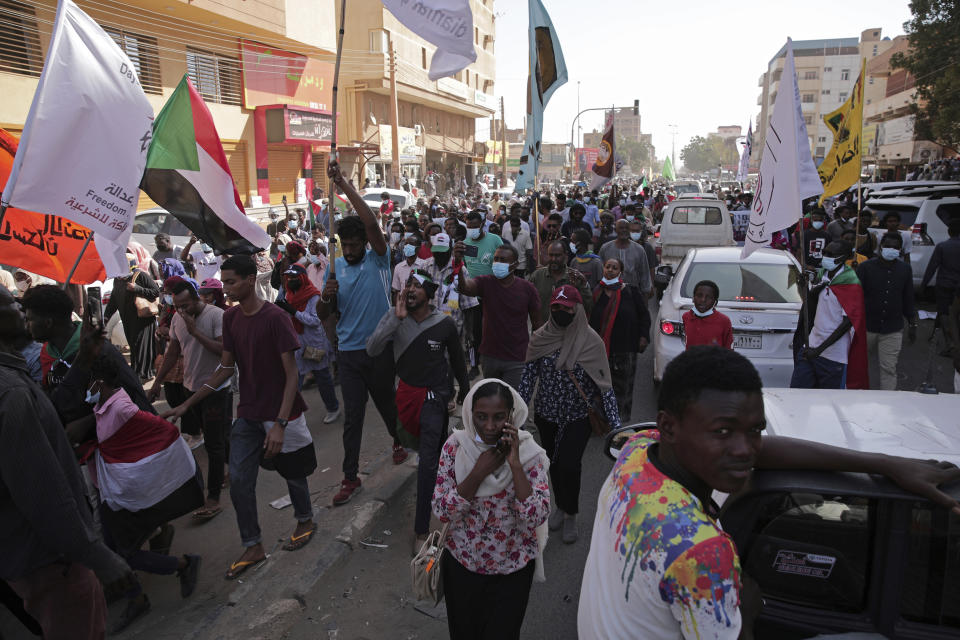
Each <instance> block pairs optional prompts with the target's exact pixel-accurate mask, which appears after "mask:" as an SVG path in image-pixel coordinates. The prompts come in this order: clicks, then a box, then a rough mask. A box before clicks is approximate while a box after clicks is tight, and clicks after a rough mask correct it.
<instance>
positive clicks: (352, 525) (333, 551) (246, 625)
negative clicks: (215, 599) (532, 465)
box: [183, 453, 417, 640]
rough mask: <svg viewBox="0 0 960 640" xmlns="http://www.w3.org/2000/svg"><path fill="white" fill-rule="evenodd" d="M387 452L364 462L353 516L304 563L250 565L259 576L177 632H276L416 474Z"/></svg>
mask: <svg viewBox="0 0 960 640" xmlns="http://www.w3.org/2000/svg"><path fill="white" fill-rule="evenodd" d="M391 455H392V454H390V453H387V454H385V455H384V456H381V457H380V458H379V459H378V460H377V461H375V462H374V463H373V464H372V465H371V466H370V473H369V475H368V477H367V481H366V484H365V485H364V490H365V491H364V492H363V493H362V494H361V496H359V497H362V498H363V501H362V502H360V503H358V504H356V505H353V507H352V508H353V509H354V511H355V513H354V514H353V516H352V517H351V518H350V519H349V521H348V522H347V523H346V524H345V525H344V527H343V528H342V529H341V530H340V532H339V533H338V534H337V535H336V537H335V538H333V539H332V540H329V541H327V542H325V543H324V544H323V546H322V547H321V549H320V551H319V553H316V554H311V555H310V556H309V557H308V558H306V562H303V563H299V564H298V565H296V566H294V567H291V566H290V564H291V563H290V562H289V559H288V561H287V562H286V563H285V569H286V570H287V574H286V575H280V574H278V573H277V572H276V571H275V569H276V566H277V564H278V563H277V560H278V558H280V557H282V556H281V555H280V554H273V555H271V556H270V557H269V558H268V559H267V560H266V562H264V564H263V565H261V566H260V567H258V568H257V570H256V572H257V574H259V576H260V578H261V579H258V580H252V581H249V580H248V581H244V582H243V583H241V584H238V586H237V587H236V588H235V589H234V590H233V591H232V592H231V593H230V595H229V597H228V598H227V600H226V601H225V602H223V603H222V604H221V605H220V606H218V607H216V608H215V609H214V610H213V611H209V612H208V613H207V615H205V616H204V617H203V619H202V620H200V621H198V622H199V624H198V625H197V626H195V627H194V629H193V632H192V633H189V634H186V635H185V636H183V637H184V638H189V639H194V638H195V639H198V640H199V639H201V638H202V639H204V640H209V639H219V638H224V639H228V638H236V637H238V636H239V635H241V634H242V635H243V637H245V638H247V640H258V639H260V638H264V639H266V638H278V637H281V636H282V635H283V634H284V633H285V632H286V631H287V630H288V629H289V628H290V627H292V626H293V625H294V624H295V623H296V621H297V619H298V618H299V616H300V615H301V614H302V613H303V611H304V610H305V609H306V607H307V601H306V598H307V596H308V594H309V593H310V591H311V590H312V589H313V588H314V587H315V586H316V585H317V584H318V583H319V582H320V580H322V579H323V576H324V575H325V574H326V573H327V572H328V571H330V570H331V569H333V568H334V567H336V566H338V565H339V564H340V563H341V562H344V561H345V560H346V559H347V558H348V556H349V555H350V554H351V553H352V552H353V551H354V550H355V549H356V548H357V545H358V544H359V543H360V541H361V540H362V539H364V538H365V537H366V536H368V535H369V534H370V532H371V531H372V530H373V527H374V525H375V524H376V520H377V517H378V516H379V515H380V514H381V513H382V512H383V511H384V509H386V507H387V506H388V505H389V504H390V502H391V501H392V500H394V499H396V497H397V496H398V495H399V494H400V493H401V492H402V491H404V489H406V488H407V486H408V485H409V484H410V483H411V482H412V481H413V480H414V478H416V470H417V466H416V464H415V463H414V462H413V460H412V458H413V456H411V457H410V458H411V459H408V460H407V462H404V463H403V464H401V465H396V466H394V465H393V463H392V460H391ZM340 508H350V507H349V506H344V507H340ZM284 553H286V552H284ZM301 553H302V552H301ZM291 568H292V569H293V571H290V569H291Z"/></svg>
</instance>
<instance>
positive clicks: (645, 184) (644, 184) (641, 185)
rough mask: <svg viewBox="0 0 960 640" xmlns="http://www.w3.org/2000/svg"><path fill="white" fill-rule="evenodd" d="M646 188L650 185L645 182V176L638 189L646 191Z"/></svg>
mask: <svg viewBox="0 0 960 640" xmlns="http://www.w3.org/2000/svg"><path fill="white" fill-rule="evenodd" d="M648 186H650V183H649V182H647V176H643V182H641V183H640V188H641V189H646V188H647V187H648Z"/></svg>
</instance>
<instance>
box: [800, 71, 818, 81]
mask: <svg viewBox="0 0 960 640" xmlns="http://www.w3.org/2000/svg"><path fill="white" fill-rule="evenodd" d="M803 79H804V80H816V79H817V72H816V71H804V72H803Z"/></svg>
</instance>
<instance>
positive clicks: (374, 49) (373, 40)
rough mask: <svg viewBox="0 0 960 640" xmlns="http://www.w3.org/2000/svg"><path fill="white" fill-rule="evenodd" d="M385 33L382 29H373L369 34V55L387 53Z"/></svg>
mask: <svg viewBox="0 0 960 640" xmlns="http://www.w3.org/2000/svg"><path fill="white" fill-rule="evenodd" d="M387 48H388V47H387V32H386V31H384V30H383V29H374V30H373V31H371V32H370V53H386V52H387Z"/></svg>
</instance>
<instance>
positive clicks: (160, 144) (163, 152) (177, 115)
mask: <svg viewBox="0 0 960 640" xmlns="http://www.w3.org/2000/svg"><path fill="white" fill-rule="evenodd" d="M140 188H141V189H143V190H144V191H145V192H146V193H147V195H149V196H150V197H151V198H152V199H153V201H154V202H156V203H157V204H158V205H160V206H161V207H163V208H164V209H166V210H167V211H169V212H170V213H172V214H173V215H174V217H176V218H177V219H178V220H179V221H180V222H182V223H183V224H184V225H186V227H187V228H188V229H190V230H191V231H193V232H194V233H195V234H196V235H197V237H198V238H200V239H201V240H202V241H203V242H206V243H207V244H209V245H210V246H212V247H213V249H214V251H215V252H216V253H218V254H220V253H229V254H236V253H245V254H251V253H256V252H257V251H259V250H261V249H263V248H266V247H267V246H268V245H269V244H270V239H269V238H268V237H267V234H266V232H265V231H264V230H263V229H261V228H260V227H259V226H258V225H257V223H255V222H254V221H253V220H252V219H250V218H248V217H247V214H246V212H245V211H244V209H243V203H242V202H241V200H240V194H239V193H237V187H236V185H234V183H233V176H232V174H231V173H230V167H229V165H228V164H227V156H226V154H225V153H224V152H223V145H222V144H221V143H220V136H218V135H217V129H216V127H215V126H214V124H213V116H212V115H211V114H210V110H209V109H208V108H207V105H206V104H205V103H204V102H203V98H201V97H200V94H199V93H197V90H196V89H194V88H193V85H192V84H191V83H190V80H189V78H187V76H186V75H184V76H183V79H182V80H181V81H180V84H179V85H177V88H176V90H175V91H174V92H173V95H171V96H170V99H169V100H167V103H166V104H165V105H164V106H163V110H161V111H160V113H159V115H157V118H156V120H155V121H154V123H153V139H152V140H151V142H150V149H149V151H148V152H147V167H146V170H145V171H144V174H143V181H142V182H141V183H140Z"/></svg>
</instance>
